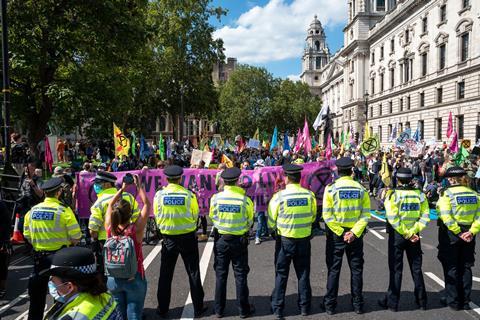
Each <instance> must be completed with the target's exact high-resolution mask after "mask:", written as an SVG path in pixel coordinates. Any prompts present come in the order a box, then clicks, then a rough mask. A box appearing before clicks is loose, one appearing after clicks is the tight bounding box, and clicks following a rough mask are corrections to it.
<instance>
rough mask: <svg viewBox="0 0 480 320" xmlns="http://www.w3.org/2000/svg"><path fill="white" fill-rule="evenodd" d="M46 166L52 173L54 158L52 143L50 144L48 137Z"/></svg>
mask: <svg viewBox="0 0 480 320" xmlns="http://www.w3.org/2000/svg"><path fill="white" fill-rule="evenodd" d="M45 165H46V167H47V169H48V171H50V172H52V170H53V156H52V149H50V142H48V137H45Z"/></svg>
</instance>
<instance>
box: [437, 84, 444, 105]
mask: <svg viewBox="0 0 480 320" xmlns="http://www.w3.org/2000/svg"><path fill="white" fill-rule="evenodd" d="M442 102H443V88H442V87H440V88H437V103H442Z"/></svg>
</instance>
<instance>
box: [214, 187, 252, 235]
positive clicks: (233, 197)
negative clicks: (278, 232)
mask: <svg viewBox="0 0 480 320" xmlns="http://www.w3.org/2000/svg"><path fill="white" fill-rule="evenodd" d="M209 216H210V219H212V222H213V225H214V226H215V228H216V229H217V230H218V233H220V234H231V235H243V234H245V233H246V232H248V230H249V228H250V226H252V225H253V202H252V200H251V199H250V198H249V197H248V196H247V195H246V194H245V190H243V189H242V188H240V187H237V186H225V188H224V191H222V192H220V193H217V194H215V195H214V196H213V197H212V199H211V200H210V214H209Z"/></svg>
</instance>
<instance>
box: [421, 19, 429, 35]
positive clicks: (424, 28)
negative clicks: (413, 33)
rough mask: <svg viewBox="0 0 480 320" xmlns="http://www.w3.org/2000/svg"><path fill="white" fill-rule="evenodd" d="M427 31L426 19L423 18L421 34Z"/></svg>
mask: <svg viewBox="0 0 480 320" xmlns="http://www.w3.org/2000/svg"><path fill="white" fill-rule="evenodd" d="M427 31H428V17H423V19H422V32H423V33H426V32H427Z"/></svg>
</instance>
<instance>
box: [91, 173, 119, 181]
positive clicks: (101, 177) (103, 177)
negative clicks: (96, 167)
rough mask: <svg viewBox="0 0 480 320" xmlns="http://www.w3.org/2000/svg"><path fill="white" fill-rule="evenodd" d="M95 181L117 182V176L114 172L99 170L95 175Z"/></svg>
mask: <svg viewBox="0 0 480 320" xmlns="http://www.w3.org/2000/svg"><path fill="white" fill-rule="evenodd" d="M94 182H96V183H101V182H111V183H115V182H117V177H115V175H114V174H112V173H110V172H107V171H97V175H96V176H95V179H94Z"/></svg>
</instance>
